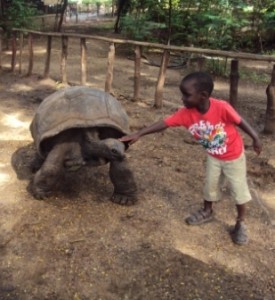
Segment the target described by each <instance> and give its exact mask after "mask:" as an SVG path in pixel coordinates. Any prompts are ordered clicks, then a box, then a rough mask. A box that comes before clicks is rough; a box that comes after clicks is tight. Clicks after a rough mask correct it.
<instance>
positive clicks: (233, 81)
mask: <svg viewBox="0 0 275 300" xmlns="http://www.w3.org/2000/svg"><path fill="white" fill-rule="evenodd" d="M239 78H240V76H239V61H238V60H235V59H233V60H232V61H231V73H230V95H229V102H230V104H231V105H232V106H233V107H236V105H237V100H238V84H239Z"/></svg>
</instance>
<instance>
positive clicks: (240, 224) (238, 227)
mask: <svg viewBox="0 0 275 300" xmlns="http://www.w3.org/2000/svg"><path fill="white" fill-rule="evenodd" d="M236 208H237V221H236V224H235V227H234V229H233V230H232V232H231V236H232V240H233V242H234V243H235V244H237V245H245V244H247V242H248V236H247V233H246V231H247V229H246V226H245V224H244V218H245V212H246V207H245V204H240V205H236Z"/></svg>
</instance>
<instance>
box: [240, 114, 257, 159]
mask: <svg viewBox="0 0 275 300" xmlns="http://www.w3.org/2000/svg"><path fill="white" fill-rule="evenodd" d="M238 126H239V127H240V128H241V129H242V130H243V131H244V132H245V133H246V134H248V135H249V136H250V137H251V138H252V140H253V148H254V151H255V152H256V153H257V154H258V155H259V154H260V153H261V151H262V143H261V141H260V138H259V136H258V134H257V132H256V131H255V130H254V129H253V128H252V127H251V126H250V125H249V124H248V122H246V121H245V120H244V119H243V118H242V120H241V123H240V124H239V125H238Z"/></svg>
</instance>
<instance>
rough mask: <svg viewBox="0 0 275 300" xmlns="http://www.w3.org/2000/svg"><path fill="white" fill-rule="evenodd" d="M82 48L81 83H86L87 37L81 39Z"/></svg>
mask: <svg viewBox="0 0 275 300" xmlns="http://www.w3.org/2000/svg"><path fill="white" fill-rule="evenodd" d="M80 48H81V84H82V85H85V84H86V82H87V45H86V39H85V38H81V39H80Z"/></svg>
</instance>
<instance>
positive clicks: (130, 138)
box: [119, 121, 168, 144]
mask: <svg viewBox="0 0 275 300" xmlns="http://www.w3.org/2000/svg"><path fill="white" fill-rule="evenodd" d="M167 127H168V126H167V125H166V124H165V123H164V121H159V122H157V123H154V124H152V125H150V126H148V127H145V128H142V129H141V130H139V131H137V132H135V133H132V134H129V135H125V136H123V137H122V138H120V139H119V140H120V141H121V142H130V143H129V144H133V143H135V142H136V141H137V140H138V139H139V138H140V137H142V136H143V135H146V134H150V133H155V132H159V131H162V130H164V129H166V128H167Z"/></svg>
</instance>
